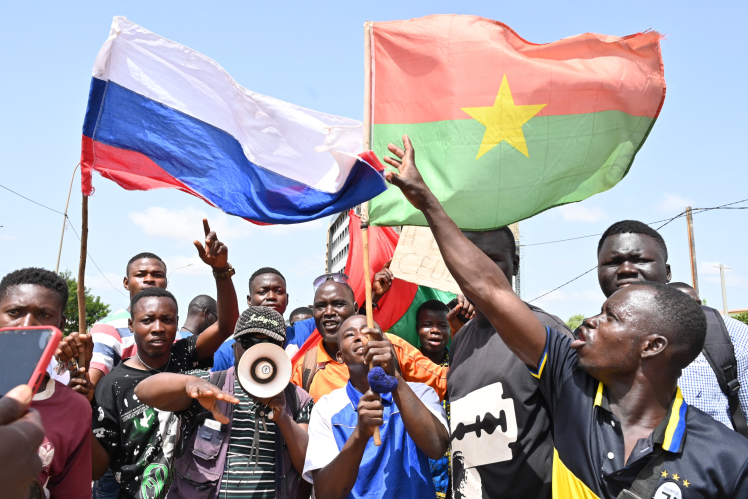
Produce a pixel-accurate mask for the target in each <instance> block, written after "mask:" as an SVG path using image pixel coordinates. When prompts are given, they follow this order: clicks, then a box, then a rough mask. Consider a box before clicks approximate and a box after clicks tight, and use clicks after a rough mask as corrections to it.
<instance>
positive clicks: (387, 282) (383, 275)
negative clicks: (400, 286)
mask: <svg viewBox="0 0 748 499" xmlns="http://www.w3.org/2000/svg"><path fill="white" fill-rule="evenodd" d="M391 263H392V258H390V259H389V260H388V261H387V263H385V264H384V265H383V266H382V270H380V271H379V272H377V273H376V274H374V280H373V281H372V283H371V302H372V303H377V302H378V301H379V299H380V298H382V296H384V295H385V294H386V293H387V291H389V290H390V287H392V279H393V275H392V271H391V270H390V264H391Z"/></svg>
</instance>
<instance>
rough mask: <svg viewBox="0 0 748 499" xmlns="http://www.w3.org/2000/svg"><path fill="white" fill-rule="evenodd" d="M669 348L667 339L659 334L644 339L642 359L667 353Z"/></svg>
mask: <svg viewBox="0 0 748 499" xmlns="http://www.w3.org/2000/svg"><path fill="white" fill-rule="evenodd" d="M667 346H668V341H667V338H665V337H664V336H661V335H659V334H651V335H649V336H647V337H646V338H644V345H643V349H642V354H641V355H642V359H647V358H652V357H654V356H655V355H659V354H661V353H662V352H664V351H665V349H666V348H667Z"/></svg>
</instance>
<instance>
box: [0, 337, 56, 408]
mask: <svg viewBox="0 0 748 499" xmlns="http://www.w3.org/2000/svg"><path fill="white" fill-rule="evenodd" d="M19 329H26V330H31V329H46V330H48V331H51V332H52V337H51V338H50V339H49V342H48V343H47V347H46V348H45V349H44V352H42V356H41V357H40V358H39V362H38V363H37V364H36V367H35V368H34V372H33V373H31V378H30V379H29V383H28V384H29V386H30V387H31V391H32V392H33V393H36V392H37V390H39V385H41V384H42V380H43V379H44V374H45V373H46V372H47V367H48V366H49V361H50V360H51V359H52V356H53V355H54V353H55V350H57V346H58V345H59V344H60V340H61V339H62V332H61V331H60V330H59V329H57V328H56V327H54V326H21V327H6V328H2V329H0V332H2V331H17V330H19Z"/></svg>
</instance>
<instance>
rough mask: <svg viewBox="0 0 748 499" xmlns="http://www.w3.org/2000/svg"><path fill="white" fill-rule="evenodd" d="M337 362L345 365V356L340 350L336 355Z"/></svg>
mask: <svg viewBox="0 0 748 499" xmlns="http://www.w3.org/2000/svg"><path fill="white" fill-rule="evenodd" d="M335 360H337V361H338V364H342V363H343V354H342V353H340V350H338V351H337V353H336V354H335Z"/></svg>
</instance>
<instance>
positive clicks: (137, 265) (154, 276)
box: [123, 258, 166, 298]
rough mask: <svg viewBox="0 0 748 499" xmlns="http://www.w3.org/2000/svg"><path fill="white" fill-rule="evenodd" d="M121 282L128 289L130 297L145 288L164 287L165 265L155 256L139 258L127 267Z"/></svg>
mask: <svg viewBox="0 0 748 499" xmlns="http://www.w3.org/2000/svg"><path fill="white" fill-rule="evenodd" d="M123 284H124V285H125V289H127V290H129V291H130V298H132V297H134V296H135V295H136V294H138V293H140V292H141V291H143V290H144V289H145V288H161V289H166V265H164V262H162V261H160V260H156V259H155V258H141V259H140V260H135V261H134V262H132V263H131V264H130V265H129V266H128V267H127V277H125V279H124V281H123Z"/></svg>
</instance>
